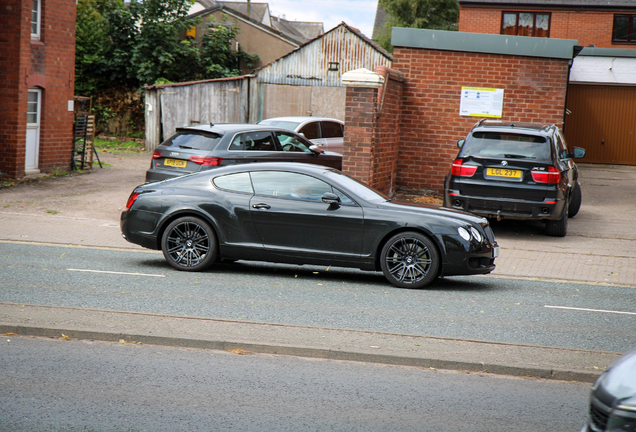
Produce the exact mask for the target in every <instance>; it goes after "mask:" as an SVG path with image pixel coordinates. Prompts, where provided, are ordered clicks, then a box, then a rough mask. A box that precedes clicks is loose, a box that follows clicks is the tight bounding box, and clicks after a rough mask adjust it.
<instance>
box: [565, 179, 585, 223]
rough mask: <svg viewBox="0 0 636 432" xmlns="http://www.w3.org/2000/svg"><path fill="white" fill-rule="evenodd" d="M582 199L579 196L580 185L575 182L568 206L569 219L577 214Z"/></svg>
mask: <svg viewBox="0 0 636 432" xmlns="http://www.w3.org/2000/svg"><path fill="white" fill-rule="evenodd" d="M582 199H583V196H582V194H581V184H580V183H579V182H576V183H575V184H574V189H572V201H570V205H569V206H568V216H569V217H574V216H576V214H577V213H578V212H579V209H580V208H581V201H582Z"/></svg>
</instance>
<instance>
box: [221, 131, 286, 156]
mask: <svg viewBox="0 0 636 432" xmlns="http://www.w3.org/2000/svg"><path fill="white" fill-rule="evenodd" d="M228 150H244V151H277V150H278V149H277V147H276V143H275V142H274V138H273V137H272V134H271V133H270V132H269V131H260V132H246V133H242V134H238V135H236V136H235V137H234V139H233V140H232V143H231V144H230V147H229V149H228Z"/></svg>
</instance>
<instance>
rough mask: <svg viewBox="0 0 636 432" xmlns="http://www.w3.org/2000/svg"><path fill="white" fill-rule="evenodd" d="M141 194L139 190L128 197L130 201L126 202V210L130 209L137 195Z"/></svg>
mask: <svg viewBox="0 0 636 432" xmlns="http://www.w3.org/2000/svg"><path fill="white" fill-rule="evenodd" d="M138 196H139V192H133V193H131V194H130V196H129V197H128V202H127V203H126V210H130V207H132V205H133V204H134V203H135V201H136V200H137V197H138Z"/></svg>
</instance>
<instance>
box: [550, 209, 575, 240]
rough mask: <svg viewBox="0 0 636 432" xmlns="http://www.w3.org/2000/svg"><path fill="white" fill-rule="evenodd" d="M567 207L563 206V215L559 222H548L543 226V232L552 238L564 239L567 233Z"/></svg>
mask: <svg viewBox="0 0 636 432" xmlns="http://www.w3.org/2000/svg"><path fill="white" fill-rule="evenodd" d="M568 207H569V206H564V208H563V214H562V215H561V219H559V220H549V221H546V224H545V232H546V234H547V235H549V236H553V237H565V235H566V234H567V233H568Z"/></svg>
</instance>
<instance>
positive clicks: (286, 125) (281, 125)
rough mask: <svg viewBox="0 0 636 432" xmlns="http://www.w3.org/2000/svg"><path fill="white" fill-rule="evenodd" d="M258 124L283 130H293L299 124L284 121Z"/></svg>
mask: <svg viewBox="0 0 636 432" xmlns="http://www.w3.org/2000/svg"><path fill="white" fill-rule="evenodd" d="M258 124H262V125H267V126H276V127H279V128H283V129H289V130H294V129H296V126H298V125H299V124H300V123H299V122H293V121H285V120H261V121H259V122H258Z"/></svg>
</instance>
